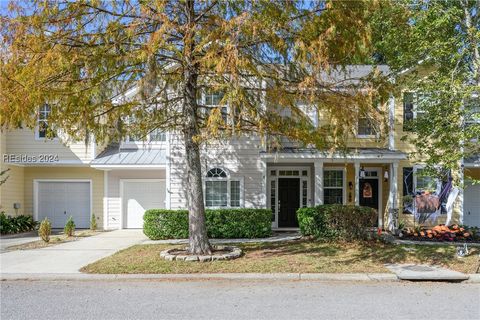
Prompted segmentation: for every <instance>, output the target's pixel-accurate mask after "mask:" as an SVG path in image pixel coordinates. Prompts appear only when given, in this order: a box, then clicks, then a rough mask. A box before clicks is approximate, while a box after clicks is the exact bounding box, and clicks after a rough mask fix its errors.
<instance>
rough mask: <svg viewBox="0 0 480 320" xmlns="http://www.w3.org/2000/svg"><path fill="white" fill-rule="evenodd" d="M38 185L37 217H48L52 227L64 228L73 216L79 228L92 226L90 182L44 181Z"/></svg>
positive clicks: (39, 219)
mask: <svg viewBox="0 0 480 320" xmlns="http://www.w3.org/2000/svg"><path fill="white" fill-rule="evenodd" d="M36 183H37V185H36V187H37V219H38V221H41V220H43V219H44V218H45V217H47V218H48V219H49V220H50V221H51V223H52V228H63V227H65V223H66V222H67V219H68V218H69V217H70V216H72V217H73V221H74V222H75V226H76V227H77V228H79V229H82V228H88V227H89V226H90V208H91V206H90V201H91V199H90V182H88V181H82V182H62V181H48V182H47V181H42V182H36Z"/></svg>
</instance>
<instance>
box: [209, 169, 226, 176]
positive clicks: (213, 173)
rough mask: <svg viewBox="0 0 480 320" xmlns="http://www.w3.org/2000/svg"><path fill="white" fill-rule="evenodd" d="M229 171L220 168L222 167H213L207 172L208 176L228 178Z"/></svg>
mask: <svg viewBox="0 0 480 320" xmlns="http://www.w3.org/2000/svg"><path fill="white" fill-rule="evenodd" d="M226 177H227V173H226V172H225V170H223V169H220V168H213V169H210V170H208V172H207V178H226Z"/></svg>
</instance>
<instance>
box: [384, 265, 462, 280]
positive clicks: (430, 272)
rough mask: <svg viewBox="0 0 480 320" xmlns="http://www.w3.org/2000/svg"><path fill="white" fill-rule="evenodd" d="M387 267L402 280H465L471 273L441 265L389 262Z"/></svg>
mask: <svg viewBox="0 0 480 320" xmlns="http://www.w3.org/2000/svg"><path fill="white" fill-rule="evenodd" d="M385 266H386V268H387V269H388V270H390V271H392V272H393V273H395V274H396V275H397V277H398V279H400V280H411V281H464V280H468V278H469V275H467V274H464V273H461V272H458V271H453V270H450V269H446V268H442V267H439V266H430V265H421V264H419V265H417V264H387V265H385Z"/></svg>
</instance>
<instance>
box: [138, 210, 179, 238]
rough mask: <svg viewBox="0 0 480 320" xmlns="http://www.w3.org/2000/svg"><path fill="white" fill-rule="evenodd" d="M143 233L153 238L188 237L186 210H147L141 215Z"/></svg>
mask: <svg viewBox="0 0 480 320" xmlns="http://www.w3.org/2000/svg"><path fill="white" fill-rule="evenodd" d="M143 233H144V234H145V235H146V236H147V237H149V238H150V239H153V240H158V239H185V238H188V211H187V210H164V209H151V210H147V211H145V214H144V216H143Z"/></svg>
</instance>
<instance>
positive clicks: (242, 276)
mask: <svg viewBox="0 0 480 320" xmlns="http://www.w3.org/2000/svg"><path fill="white" fill-rule="evenodd" d="M468 276H469V279H468V280H466V281H463V282H462V283H480V274H469V275H468ZM16 280H29V281H55V280H61V281H97V280H111V281H114V280H186V281H188V280H192V281H194V280H290V281H292V280H296V281H340V282H342V281H362V282H399V281H402V280H400V279H399V278H398V277H397V276H396V275H395V274H393V273H191V274H86V273H6V274H5V273H4V274H1V275H0V281H16Z"/></svg>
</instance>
